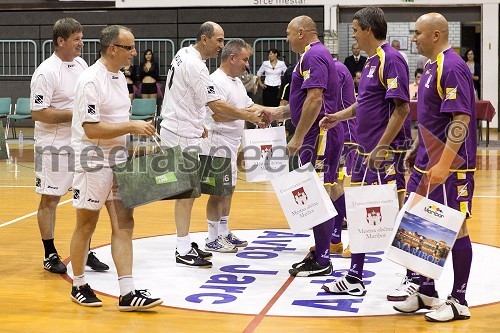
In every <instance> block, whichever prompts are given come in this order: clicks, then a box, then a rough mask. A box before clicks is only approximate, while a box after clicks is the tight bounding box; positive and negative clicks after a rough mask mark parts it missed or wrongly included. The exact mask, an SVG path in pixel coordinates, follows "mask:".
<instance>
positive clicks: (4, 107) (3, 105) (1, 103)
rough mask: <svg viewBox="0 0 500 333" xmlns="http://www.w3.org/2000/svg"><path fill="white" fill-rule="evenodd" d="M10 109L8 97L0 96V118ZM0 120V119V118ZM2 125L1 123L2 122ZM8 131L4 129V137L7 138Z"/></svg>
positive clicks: (5, 116)
mask: <svg viewBox="0 0 500 333" xmlns="http://www.w3.org/2000/svg"><path fill="white" fill-rule="evenodd" d="M11 109H12V104H11V99H10V97H0V119H2V118H6V119H7V116H8V115H9V114H10V111H11ZM0 121H1V120H0ZM2 126H3V124H2ZM7 134H8V131H5V138H6V139H7Z"/></svg>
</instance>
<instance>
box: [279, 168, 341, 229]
mask: <svg viewBox="0 0 500 333" xmlns="http://www.w3.org/2000/svg"><path fill="white" fill-rule="evenodd" d="M271 184H272V185H273V189H274V192H275V193H276V195H277V196H278V200H279V202H280V205H281V209H283V213H284V214H285V217H286V220H287V221H288V224H289V225H290V229H291V230H292V232H293V233H299V232H302V231H304V230H307V229H310V228H312V227H314V226H317V225H318V224H321V223H323V222H325V221H327V220H329V219H331V218H332V217H334V216H336V215H337V211H336V210H335V207H334V206H333V203H332V201H331V200H330V197H329V196H328V193H327V192H326V190H325V188H324V186H323V183H322V182H321V181H320V179H319V177H318V175H317V174H316V172H315V171H314V167H313V166H312V164H311V163H307V164H305V165H303V166H301V167H299V168H298V169H295V170H294V171H292V172H290V173H287V174H286V175H284V176H281V177H278V178H274V179H272V180H271Z"/></svg>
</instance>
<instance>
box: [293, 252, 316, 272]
mask: <svg viewBox="0 0 500 333" xmlns="http://www.w3.org/2000/svg"><path fill="white" fill-rule="evenodd" d="M310 258H313V259H314V251H309V252H308V253H307V254H306V256H305V257H304V259H302V261H300V262H296V263H295V264H292V268H297V266H299V265H301V264H303V263H305V262H306V260H307V259H310Z"/></svg>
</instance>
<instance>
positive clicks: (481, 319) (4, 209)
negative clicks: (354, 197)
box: [0, 137, 500, 333]
mask: <svg viewBox="0 0 500 333" xmlns="http://www.w3.org/2000/svg"><path fill="white" fill-rule="evenodd" d="M493 139H496V138H495V137H493ZM11 153H12V154H11V157H12V158H11V160H10V161H0V207H1V208H0V249H1V250H0V332H144V331H147V332H148V333H152V332H243V331H246V332H253V331H254V332H301V333H304V332H313V331H316V332H330V331H334V330H335V331H337V332H345V333H354V332H402V333H409V332H418V333H424V332H446V333H448V332H449V333H452V332H453V333H457V332H466V333H480V332H500V316H499V314H500V303H496V304H492V305H485V306H480V307H473V308H471V313H472V318H471V319H470V320H466V321H459V322H452V323H442V324H433V323H428V322H426V321H425V320H424V319H423V316H422V315H421V314H419V315H410V316H406V315H405V316H402V315H389V316H371V317H356V318H345V317H330V318H321V317H273V316H265V315H237V314H221V313H213V312H203V311H194V310H183V309H178V308H169V307H161V308H156V311H150V312H143V313H121V312H119V311H118V308H117V300H116V298H112V297H108V296H101V298H102V300H103V302H104V305H103V307H102V308H94V309H91V308H84V307H81V306H77V305H76V304H74V303H72V302H71V301H70V298H69V292H70V284H69V283H68V282H67V281H66V280H64V279H63V278H62V277H61V276H59V275H56V274H52V273H48V272H46V271H45V270H44V269H43V268H42V256H43V246H42V243H41V241H40V235H39V231H38V225H37V221H36V210H37V207H38V202H39V197H38V196H37V195H36V194H35V192H34V186H33V185H34V174H33V146H32V144H31V145H29V144H26V145H25V146H24V148H23V149H21V150H15V149H12V150H11ZM499 170H500V154H499V151H498V150H484V149H480V150H479V151H478V171H477V173H476V189H475V199H474V207H473V218H472V220H471V221H470V222H469V224H468V225H469V232H470V234H471V239H472V241H473V242H477V243H483V244H488V245H493V246H496V247H499V246H500V226H499V222H500V208H499V207H500V171H499ZM237 190H239V191H240V192H237V193H236V194H235V196H234V200H233V207H232V213H231V222H230V224H231V228H232V229H264V228H287V225H286V222H285V219H284V217H283V214H282V212H281V209H280V208H279V205H278V202H277V199H276V196H275V195H274V193H272V192H271V191H270V186H269V185H265V184H264V185H263V184H249V183H246V182H244V181H239V183H238V186H237ZM70 199H71V197H70V195H67V196H65V197H64V198H62V199H61V202H62V203H63V204H61V205H60V206H59V208H58V211H57V225H56V245H57V248H58V251H59V253H60V255H61V256H62V257H63V258H66V257H68V256H69V243H70V238H71V234H72V231H73V225H74V220H75V212H74V210H73V208H72V206H71V202H70ZM205 203H206V198H205V197H202V198H201V199H199V200H197V202H196V203H195V208H194V211H193V218H192V224H191V230H192V231H200V232H201V231H206V222H205ZM135 219H136V228H135V234H134V237H136V238H139V237H147V236H154V235H162V234H173V233H174V232H175V227H174V223H173V206H172V203H171V202H157V203H153V204H150V205H146V206H143V207H140V208H138V209H136V212H135ZM109 239H110V229H109V220H108V218H107V215H106V214H105V212H103V214H102V215H101V219H100V221H99V223H98V227H97V230H96V232H95V235H94V237H93V240H92V245H93V246H99V245H103V244H108V243H109ZM499 259H500V258H492V264H493V263H494V264H495V265H497V266H498V261H499ZM136 260H138V258H136ZM189 274H193V271H192V270H190V271H189ZM491 288H500V286H498V285H495V286H491Z"/></svg>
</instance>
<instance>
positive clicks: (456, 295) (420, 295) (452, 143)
mask: <svg viewBox="0 0 500 333" xmlns="http://www.w3.org/2000/svg"><path fill="white" fill-rule="evenodd" d="M413 41H414V42H415V43H416V46H417V49H418V52H419V53H420V54H421V55H423V56H426V57H428V58H429V59H430V62H428V63H427V64H426V66H425V68H424V73H423V75H422V79H421V82H422V84H421V85H419V87H418V96H419V97H418V102H417V103H418V104H417V120H418V124H419V125H418V126H419V129H418V141H417V142H416V144H415V145H414V149H413V150H412V151H411V152H410V153H409V154H408V157H407V161H408V162H409V164H413V162H414V165H413V170H412V173H411V176H410V179H409V180H408V185H407V188H408V192H417V193H419V194H421V195H426V194H427V193H428V195H429V198H430V199H432V200H435V201H437V202H440V203H442V204H445V205H447V206H449V207H451V208H454V209H456V210H459V211H462V212H463V213H465V214H466V216H469V215H470V211H471V204H472V194H473V191H474V170H475V168H476V134H475V133H476V121H475V119H476V110H475V97H474V85H473V81H472V77H471V74H470V71H469V69H468V68H467V65H466V64H465V63H464V61H463V60H462V59H461V58H460V56H459V55H458V54H456V53H455V51H454V50H453V49H452V48H451V46H450V44H449V42H448V22H447V21H446V19H445V18H444V17H443V16H442V15H441V14H438V13H429V14H425V15H422V16H421V17H419V18H418V20H417V22H416V24H415V35H414V36H413ZM428 186H429V187H428ZM443 186H444V190H443ZM428 188H430V189H429V190H428ZM427 191H429V192H427ZM445 193H446V196H445ZM452 253H453V255H452V259H453V273H454V281H453V289H452V292H451V295H449V296H448V300H447V301H446V302H444V303H443V302H441V301H439V299H438V298H437V296H438V295H437V293H436V289H435V286H434V281H433V280H431V279H428V278H426V277H423V276H420V288H419V292H416V293H413V294H412V295H410V296H409V297H408V298H407V299H406V300H405V301H404V302H402V303H401V304H399V305H397V306H394V309H396V310H397V311H400V312H404V313H413V312H416V311H418V310H420V309H433V308H435V311H432V312H429V313H427V314H426V315H425V319H426V320H428V321H433V322H447V321H452V320H459V319H469V318H470V312H469V308H468V307H467V301H466V300H465V292H466V290H467V283H468V280H469V273H470V268H471V263H472V244H471V241H470V238H469V234H468V232H467V226H466V222H464V224H463V226H462V229H461V230H460V232H459V234H458V237H457V240H456V242H455V244H454V246H453V248H452Z"/></svg>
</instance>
